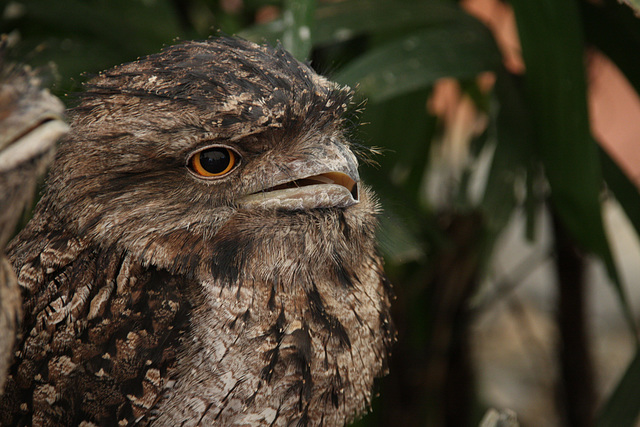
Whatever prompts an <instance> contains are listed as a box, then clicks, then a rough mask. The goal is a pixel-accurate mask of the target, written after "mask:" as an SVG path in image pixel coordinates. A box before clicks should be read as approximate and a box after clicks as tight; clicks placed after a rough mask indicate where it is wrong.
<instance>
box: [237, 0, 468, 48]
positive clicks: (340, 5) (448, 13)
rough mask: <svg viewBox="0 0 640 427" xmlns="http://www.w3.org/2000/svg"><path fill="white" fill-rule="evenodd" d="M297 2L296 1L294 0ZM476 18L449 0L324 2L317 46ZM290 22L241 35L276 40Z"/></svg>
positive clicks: (318, 13) (315, 37)
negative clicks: (371, 34)
mask: <svg viewBox="0 0 640 427" xmlns="http://www.w3.org/2000/svg"><path fill="white" fill-rule="evenodd" d="M291 1H293V2H295V0H291ZM461 20H467V21H473V18H471V17H470V16H469V15H467V14H466V13H464V12H463V11H462V9H461V8H460V7H458V6H457V5H456V4H455V3H453V2H450V1H446V0H430V1H415V0H346V1H339V2H321V3H320V4H318V6H317V9H316V13H315V32H314V35H313V41H314V44H316V45H323V44H328V43H335V42H340V41H344V40H348V39H350V38H353V37H355V36H358V35H361V34H364V33H384V32H386V31H390V30H395V29H403V30H406V29H414V28H418V27H421V26H426V25H436V24H445V23H448V22H460V21H461ZM285 29H286V25H285V23H284V19H283V18H280V19H277V20H275V21H271V22H268V23H265V24H260V25H255V26H253V27H251V28H247V29H245V30H244V31H242V32H241V33H240V34H239V35H240V36H241V37H244V38H247V39H249V40H253V41H256V42H259V41H262V40H267V41H269V42H270V43H275V42H276V41H277V40H281V39H282V38H283V34H284V32H285Z"/></svg>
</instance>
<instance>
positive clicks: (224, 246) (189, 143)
mask: <svg viewBox="0 0 640 427" xmlns="http://www.w3.org/2000/svg"><path fill="white" fill-rule="evenodd" d="M86 89H87V90H86V92H85V93H84V94H83V95H82V99H81V102H80V103H79V105H78V106H77V107H76V108H74V109H73V110H72V112H71V117H72V131H71V133H70V135H69V136H68V137H67V138H66V139H65V140H64V141H63V143H62V144H61V146H60V147H59V150H58V154H57V156H56V161H55V165H54V167H53V170H52V173H51V176H50V179H49V190H48V193H47V194H46V196H45V201H44V206H46V210H48V211H50V212H53V214H54V215H56V216H57V219H58V221H60V222H62V223H64V224H66V227H68V228H70V229H71V230H73V232H74V233H77V234H78V235H79V236H80V237H82V238H87V239H91V240H94V241H96V242H99V243H100V244H101V245H106V246H113V247H117V248H119V249H121V250H124V251H131V252H135V253H140V254H142V257H143V259H144V262H146V263H148V264H154V265H157V266H160V267H163V268H167V269H169V270H171V271H175V272H182V273H192V272H193V271H195V270H197V266H198V265H201V264H203V259H207V260H208V262H207V263H208V264H209V265H211V263H212V262H213V264H217V265H218V267H220V265H219V264H220V261H215V262H214V261H211V260H214V259H217V260H220V259H223V260H225V261H224V262H223V264H224V265H237V264H238V262H236V261H237V260H236V258H237V254H238V253H240V252H242V253H245V254H247V253H251V251H250V250H248V249H249V247H253V246H255V245H254V243H255V241H256V239H258V240H260V239H261V241H262V242H264V243H265V244H268V245H275V246H273V247H272V249H273V251H274V252H278V251H280V252H282V251H283V250H285V251H286V248H284V246H282V245H289V246H290V245H291V244H293V243H292V242H293V240H292V237H291V236H297V237H296V239H297V240H295V241H296V242H297V243H295V244H297V245H298V249H300V248H303V249H304V248H305V247H307V246H309V245H308V235H309V233H310V231H311V230H310V229H309V227H311V228H313V227H316V228H322V229H323V233H325V234H326V233H329V234H327V235H325V236H324V238H325V239H327V238H328V239H330V238H335V237H336V236H334V235H333V234H332V233H338V232H339V233H342V234H340V236H342V238H344V229H345V227H346V228H358V227H360V228H362V227H361V225H362V224H365V223H366V224H369V223H370V222H371V221H372V219H371V218H372V216H373V213H374V210H375V207H374V202H372V201H371V197H370V195H369V193H368V190H366V189H365V188H363V187H362V185H361V184H360V182H359V176H358V163H357V160H356V157H355V155H354V154H353V152H352V150H351V148H350V144H349V142H348V138H347V137H346V135H345V119H344V115H345V112H346V110H347V107H348V105H349V103H350V102H351V97H352V92H351V90H350V89H349V88H347V87H340V86H339V85H337V84H335V83H333V82H330V81H329V80H327V79H325V78H324V77H321V76H319V75H318V74H316V73H315V72H314V71H313V70H312V69H311V68H309V67H308V66H307V65H304V64H302V63H300V62H298V61H297V60H296V59H294V58H293V57H292V56H291V55H290V54H289V53H287V52H286V51H284V50H283V49H281V48H271V47H268V46H259V45H256V44H253V43H250V42H247V41H244V40H240V39H236V38H226V37H219V38H214V39H210V40H208V41H202V42H187V43H183V44H179V45H175V46H171V47H168V48H166V49H164V50H163V51H162V52H161V53H159V54H156V55H151V56H148V57H145V58H142V59H139V60H138V61H135V62H132V63H128V64H124V65H121V66H118V67H115V68H113V69H111V70H108V71H105V72H102V73H100V74H99V75H98V76H97V77H95V78H94V79H93V80H91V81H90V82H89V83H88V84H87V85H86ZM319 224H323V225H322V227H320V225H319ZM327 224H330V225H327ZM358 224H359V225H358ZM365 228H366V229H367V231H368V232H370V231H371V230H372V229H373V228H374V226H369V225H367V227H365ZM340 230H342V231H340ZM311 234H313V233H311ZM283 236H284V237H283ZM286 236H289V237H286ZM279 237H283V238H279ZM305 239H306V240H307V243H306V244H305ZM283 241H286V242H287V243H286V244H285V243H283V244H282V245H280V246H278V245H279V243H277V242H283ZM268 245H267V247H268ZM316 246H317V245H316ZM262 247H263V250H264V248H265V246H264V245H263V246H262ZM318 250H319V249H314V251H316V252H317V251H318ZM327 251H328V252H327V253H328V255H327V256H329V257H330V256H331V254H329V252H331V251H329V250H327ZM178 254H180V255H178ZM308 255H312V254H308ZM265 256H267V255H265ZM229 257H232V258H233V259H227V258H229ZM234 260H235V261H234ZM218 270H219V268H218ZM234 271H235V270H234Z"/></svg>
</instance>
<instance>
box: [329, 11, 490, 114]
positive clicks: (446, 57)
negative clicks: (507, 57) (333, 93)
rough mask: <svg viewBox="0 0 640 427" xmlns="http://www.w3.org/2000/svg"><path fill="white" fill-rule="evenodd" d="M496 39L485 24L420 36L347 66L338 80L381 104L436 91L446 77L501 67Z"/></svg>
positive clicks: (446, 28) (377, 50)
mask: <svg viewBox="0 0 640 427" xmlns="http://www.w3.org/2000/svg"><path fill="white" fill-rule="evenodd" d="M500 61H501V57H500V53H499V51H498V49H497V47H496V45H495V42H494V40H493V38H492V37H491V34H490V33H489V32H488V31H487V30H486V28H485V27H484V26H482V25H481V24H480V23H477V25H476V24H473V25H467V23H466V24H464V25H459V24H452V25H447V26H442V27H436V28H427V29H422V30H417V31H415V32H413V33H411V34H410V35H408V36H407V37H404V38H401V39H399V40H394V41H391V42H389V43H387V44H384V45H382V46H379V47H375V48H373V49H371V50H370V51H368V52H367V53H365V54H364V55H362V56H360V57H359V58H357V59H355V60H354V61H352V62H351V63H350V64H348V65H347V66H345V68H343V69H342V70H341V71H340V72H339V73H337V75H335V76H334V77H335V79H336V80H338V81H339V82H342V83H346V84H348V85H352V86H355V85H356V84H359V89H360V91H362V92H363V93H364V94H366V95H367V96H369V97H370V99H371V100H372V101H374V102H380V101H384V100H387V99H389V98H392V97H395V96H398V95H401V94H403V93H407V92H411V91H414V90H418V89H421V88H424V87H428V86H431V85H432V84H433V83H434V82H435V81H436V80H438V79H440V78H442V77H456V78H472V77H475V76H477V75H478V74H479V73H480V72H482V71H487V70H493V69H496V68H497V67H498V65H499V64H500Z"/></svg>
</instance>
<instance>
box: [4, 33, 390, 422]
mask: <svg viewBox="0 0 640 427" xmlns="http://www.w3.org/2000/svg"><path fill="white" fill-rule="evenodd" d="M350 97H351V93H350V91H349V90H348V89H345V88H340V87H339V86H337V85H336V84H334V83H331V82H329V81H328V80H326V79H324V78H322V77H320V76H318V75H317V74H315V73H314V72H313V71H312V70H311V69H310V68H309V67H307V66H306V65H303V64H300V63H299V62H297V61H296V60H295V59H293V58H292V57H291V56H290V55H289V54H288V53H286V52H284V51H283V50H281V49H272V48H269V47H262V46H257V45H255V44H252V43H249V42H245V41H242V40H238V39H232V38H216V39H211V40H209V41H205V42H188V43H184V44H180V45H176V46H172V47H169V48H166V49H165V50H164V51H163V52H162V53H160V54H157V55H152V56H149V57H146V58H143V59H141V60H139V61H137V62H134V63H131V64H125V65H122V66H119V67H116V68H114V69H112V70H109V71H106V72H104V73H102V74H100V75H99V76H97V77H96V78H95V79H93V80H92V81H91V82H90V83H89V84H88V85H87V91H86V94H85V95H84V97H83V99H82V102H81V103H80V105H79V106H78V107H77V108H75V109H74V110H73V111H72V112H71V116H72V131H71V133H70V135H69V136H68V137H67V138H66V139H65V140H64V141H63V143H62V144H61V145H60V147H59V151H58V154H57V156H56V160H55V163H54V166H53V169H52V172H51V174H50V176H49V179H48V189H47V191H46V193H45V195H44V197H43V199H42V200H41V202H40V203H39V205H38V207H37V210H36V214H35V216H34V218H33V220H32V221H31V222H30V223H29V224H28V226H27V227H26V228H25V229H24V230H23V231H22V232H21V234H20V235H19V236H18V237H17V238H16V239H15V240H14V241H13V242H12V243H11V244H10V248H9V255H10V259H11V261H12V263H13V266H14V268H15V270H16V272H17V274H18V277H19V283H20V285H21V287H22V291H23V297H24V299H25V306H24V312H25V319H24V327H23V336H22V340H21V342H20V346H19V351H18V353H17V356H16V360H15V363H14V365H13V367H12V369H11V371H10V374H11V375H10V378H9V380H8V385H7V391H6V396H5V397H4V398H3V400H2V401H1V402H0V417H1V421H2V423H4V424H15V423H17V424H23V423H27V424H28V423H33V424H34V425H36V424H38V425H75V424H80V423H82V422H86V423H93V424H96V425H117V424H122V425H130V424H135V423H138V424H141V425H145V424H149V423H152V424H154V425H172V426H173V425H212V424H214V423H217V424H221V425H258V424H273V425H288V424H299V425H321V424H324V425H341V424H344V423H346V422H349V421H351V420H353V419H354V418H355V417H357V416H358V415H359V414H361V413H362V412H363V411H365V410H366V409H367V408H368V406H369V404H370V402H371V389H372V385H373V380H374V378H375V377H377V376H379V375H381V374H383V373H384V372H385V369H386V368H385V359H386V357H387V355H388V351H389V346H390V344H391V342H392V341H393V339H394V338H393V332H392V329H391V326H390V319H389V285H388V282H387V281H386V279H385V276H384V273H383V270H382V263H381V259H380V257H379V256H378V255H377V252H376V245H375V228H376V219H375V215H376V203H375V201H374V198H373V195H372V193H371V191H370V190H368V189H367V188H366V187H363V186H362V184H361V183H357V184H355V185H354V183H355V182H357V181H359V179H358V173H357V161H356V158H355V156H354V155H353V153H352V151H351V149H350V148H349V143H348V141H347V138H346V136H345V129H344V125H345V124H344V119H343V115H344V113H345V109H346V108H347V104H348V103H349V102H350ZM211 147H214V149H219V150H223V151H224V150H231V152H232V153H235V156H236V160H237V163H236V166H235V167H232V168H231V169H230V171H228V172H225V173H224V174H222V175H221V176H219V177H214V178H205V177H203V176H201V175H199V174H198V173H197V168H196V167H195V166H194V164H193V159H194V156H200V153H201V152H202V150H205V151H207V150H209V149H211ZM85 425H90V424H85Z"/></svg>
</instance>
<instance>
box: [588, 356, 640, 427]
mask: <svg viewBox="0 0 640 427" xmlns="http://www.w3.org/2000/svg"><path fill="white" fill-rule="evenodd" d="M638 384H640V347H636V354H635V356H634V358H633V360H632V361H631V363H630V364H629V367H628V368H627V370H626V371H625V373H624V374H623V375H622V379H621V380H620V381H619V382H618V385H617V386H616V388H615V390H614V391H613V393H612V394H611V396H610V397H609V400H608V401H607V402H606V403H605V405H604V407H603V408H602V409H601V411H600V414H599V415H598V419H597V421H596V424H595V425H596V427H633V426H635V425H637V424H636V422H637V421H638V415H640V393H638Z"/></svg>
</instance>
